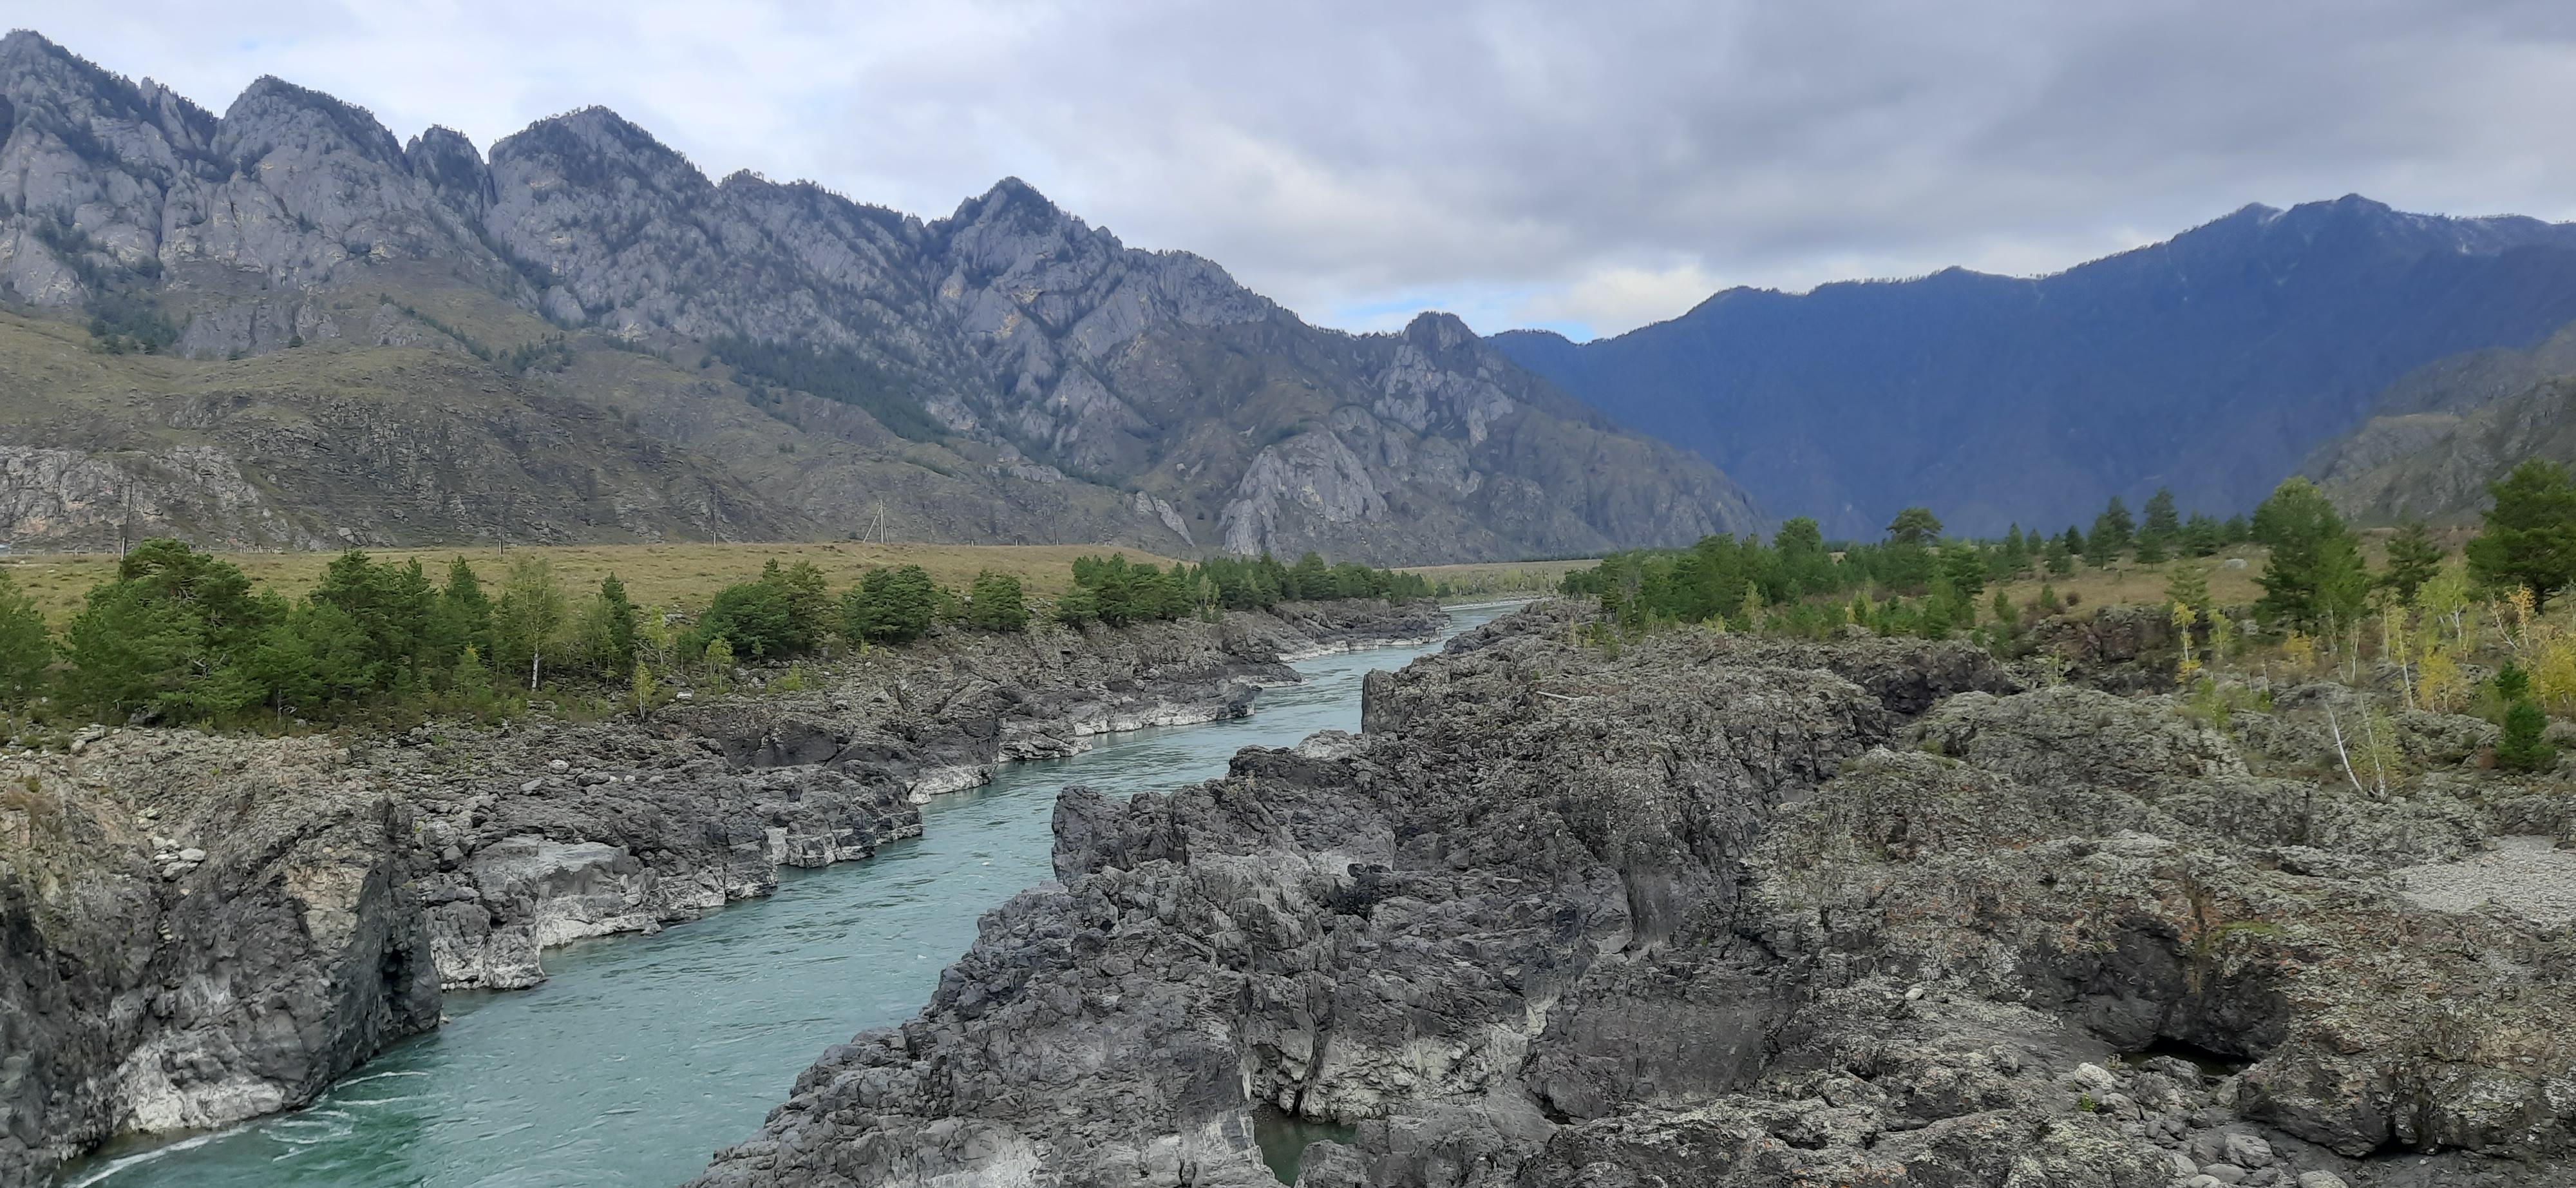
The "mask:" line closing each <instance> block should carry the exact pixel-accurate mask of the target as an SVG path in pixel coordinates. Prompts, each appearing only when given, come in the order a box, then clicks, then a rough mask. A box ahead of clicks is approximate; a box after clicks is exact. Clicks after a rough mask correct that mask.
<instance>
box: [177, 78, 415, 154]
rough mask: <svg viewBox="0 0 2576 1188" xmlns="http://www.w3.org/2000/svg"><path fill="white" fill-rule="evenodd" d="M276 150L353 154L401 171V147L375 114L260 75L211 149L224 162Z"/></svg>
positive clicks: (231, 110) (232, 109) (228, 115)
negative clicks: (345, 150) (345, 151)
mask: <svg viewBox="0 0 2576 1188" xmlns="http://www.w3.org/2000/svg"><path fill="white" fill-rule="evenodd" d="M281 145H292V146H294V147H295V148H296V149H297V150H299V151H305V152H331V151H335V150H336V149H338V148H342V147H345V148H348V149H352V150H355V151H356V152H357V153H358V154H359V155H360V156H363V157H365V158H366V159H367V160H369V161H372V162H374V163H376V164H378V165H383V166H387V167H389V168H393V169H397V170H400V169H404V168H406V165H405V162H404V160H403V151H402V144H401V142H399V141H396V140H395V139H394V134H393V133H392V132H391V131H389V130H387V129H386V127H385V126H384V125H383V124H382V123H379V122H377V120H376V117H375V113H373V112H370V111H368V110H367V109H366V108H363V107H359V106H356V105H354V104H349V103H343V102H341V101H340V100H338V99H335V98H333V97H331V96H329V95H325V94H323V93H322V92H320V91H316V90H312V89H310V88H307V87H299V86H297V85H295V84H294V83H291V82H287V81H286V80H284V79H281V78H278V77H276V76H275V75H261V76H260V78H259V79H258V81H256V82H253V83H251V84H250V86H249V87H247V88H245V89H244V90H243V91H242V93H241V97H240V98H237V99H235V100H233V105H232V106H231V107H230V108H227V109H225V111H224V117H223V122H222V125H221V131H220V132H218V133H217V135H216V141H215V149H216V151H217V152H218V153H221V154H222V155H224V156H227V157H234V158H242V157H257V156H261V155H265V154H266V153H268V152H269V151H270V150H272V149H275V148H277V147H280V146H281Z"/></svg>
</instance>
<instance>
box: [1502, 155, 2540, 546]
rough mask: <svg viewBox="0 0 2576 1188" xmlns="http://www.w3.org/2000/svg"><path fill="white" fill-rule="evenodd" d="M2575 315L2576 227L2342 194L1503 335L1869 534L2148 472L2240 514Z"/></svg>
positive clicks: (2058, 515) (1649, 422)
mask: <svg viewBox="0 0 2576 1188" xmlns="http://www.w3.org/2000/svg"><path fill="white" fill-rule="evenodd" d="M2570 319H2576V226H2571V225H2564V224H2550V223H2543V222H2539V221H2537V220H2532V219H2525V218H2481V219H2453V218H2439V217H2432V216H2425V215H2416V214H2405V213H2400V212H2398V211H2394V210H2391V209H2389V208H2388V207H2386V206H2383V205H2381V204H2379V203H2376V202H2372V201H2369V200H2367V199H2364V198H2360V197H2346V198H2341V199H2337V200H2335V201H2332V202H2318V203H2310V204H2306V205H2302V206H2298V207H2294V208H2292V209H2290V210H2275V209H2272V208H2269V207H2262V206H2248V207H2246V208H2244V209H2242V210H2239V211H2237V212H2236V213H2234V214H2231V215H2228V216H2227V217H2225V218H2222V219H2219V220H2217V221H2215V222H2212V223H2209V224H2206V225H2204V226H2201V227H2198V228H2195V229H2193V230H2191V231H2188V232H2185V233H2183V234H2181V235H2178V236H2176V237H2174V238H2173V239H2171V240H2168V241H2166V242H2163V243H2159V244H2155V245H2152V246H2149V247H2143V248H2139V249H2137V250H2134V251H2129V252H2123V253H2121V254H2119V255H2116V256H2111V257H2108V258H2105V259H2101V260H2096V261H2093V262H2091V263H2088V264H2084V265H2080V266H2078V267H2075V268H2071V269H2068V270H2066V271H2064V272H2061V273H2057V274H2054V275H2050V276H2044V277H2037V278H2014V277H2002V276H1990V275H1985V274H1981V273H1975V272H1970V271H1966V270H1964V269H1955V268H1954V269H1950V270H1947V271H1944V272H1939V273H1935V274H1933V275H1931V276H1926V277H1921V278H1918V279H1914V280H1905V281H1869V282H1856V283H1848V284H1830V285H1823V286H1820V287H1818V288H1816V289H1815V290H1813V291H1812V292H1809V293H1806V294H1803V295H1795V294H1788V293H1781V292H1774V291H1769V290H1756V289H1731V290H1728V291H1726V292H1722V293H1719V294H1717V295H1716V296H1714V297H1711V298H1709V299H1708V300H1707V301H1705V302H1702V303H1701V304H1700V305H1699V306H1698V307H1697V308H1694V309H1692V310H1691V311H1690V312H1688V313H1686V314H1684V315H1682V316H1681V317H1678V318H1675V319H1673V320H1671V321H1668V322H1661V323H1657V324H1655V325H1651V326H1647V327H1644V328H1642V329H1638V330H1635V331H1632V332H1630V333H1627V334H1623V335H1620V336H1618V337H1616V338H1610V339H1606V340H1601V341H1595V342H1590V343H1585V344H1581V345H1577V344H1575V343H1572V342H1568V341H1566V340H1565V339H1564V338H1562V337H1559V336H1557V335H1554V334H1550V333H1545V332H1533V331H1520V332H1512V333H1506V334H1501V335H1497V336H1496V337H1495V338H1494V339H1492V341H1493V343H1494V345H1495V346H1496V347H1497V348H1498V349H1500V350H1501V351H1502V352H1503V353H1504V354H1506V355H1508V356H1510V357H1512V358H1513V359H1515V360H1517V361H1519V362H1520V363H1521V364H1523V365H1524V366H1527V367H1529V368H1530V369H1532V370H1534V371H1536V372H1538V373H1539V374H1541V375H1544V376H1546V377H1548V378H1549V379H1551V380H1554V381H1556V383H1557V384H1558V385H1559V386H1561V387H1563V388H1564V389H1566V390H1567V391H1569V392H1572V393H1574V394H1575V395H1577V396H1579V397H1581V398H1582V399H1584V400H1585V401H1587V402H1589V403H1591V404H1592V405H1593V406H1595V407H1597V408H1599V409H1601V410H1602V411H1604V412H1607V413H1609V414H1610V415H1611V416H1612V417H1614V418H1616V419H1618V421H1619V422H1620V423H1622V424H1626V425H1629V426H1632V427H1635V428H1637V429H1641V430H1644V431H1646V432H1649V433H1653V434H1655V435H1657V436H1660V437H1663V438H1664V439H1666V440H1668V441H1672V442H1675V443H1678V444H1681V445H1685V446H1688V447H1690V448H1692V449H1694V450H1697V451H1698V452H1700V453H1701V454H1702V455H1704V456H1706V457H1707V458H1708V459H1709V460H1711V461H1713V462H1716V463H1717V464H1718V465H1719V466H1720V467H1722V468H1724V469H1725V470H1726V471H1727V472H1728V473H1729V474H1732V475H1733V476H1734V477H1735V478H1736V479H1738V480H1739V481H1741V482H1742V483H1744V484H1745V486H1746V487H1747V488H1748V489H1749V490H1750V491H1751V492H1752V493H1753V495H1754V497H1755V498H1756V499H1757V500H1759V501H1760V502H1761V503H1762V504H1763V505H1764V506H1765V507H1766V508H1769V509H1770V510H1772V511H1773V512H1775V513H1777V514H1781V515H1796V514H1807V515H1814V516H1816V517H1818V518H1819V519H1820V520H1823V521H1824V522H1825V523H1826V525H1827V528H1828V530H1829V531H1832V532H1836V533H1841V534H1850V535H1867V536H1874V535H1876V534H1877V533H1878V531H1879V530H1880V528H1881V527H1882V526H1884V525H1885V524H1886V523H1887V521H1888V519H1889V518H1890V517H1891V516H1893V515H1894V514H1895V513H1896V512H1897V511H1898V510H1899V509H1901V508H1903V507H1905V506H1907V505H1909V504H1918V503H1920V504H1927V505H1929V506H1931V507H1932V508H1933V509H1934V510H1935V511H1936V512H1938V513H1939V514H1940V515H1941V517H1942V518H1943V519H1944V520H1945V521H1947V522H1949V524H1951V525H1952V526H1953V527H1955V528H1959V529H1962V530H1966V531H1970V532H1977V533H2000V532H2002V531H2003V530H2004V528H2005V527H2006V525H2007V524H2008V523H2010V522H2013V521H2019V522H2021V523H2022V524H2025V525H2042V526H2054V525H2060V524H2064V523H2066V522H2068V521H2070V520H2077V519H2082V520H2086V521H2089V520H2090V518H2091V516H2092V514H2093V513H2094V512H2095V511H2096V510H2098V509H2099V508H2100V507H2101V505H2102V504H2103V503H2104V501H2105V500H2107V499H2108V498H2109V497H2110V496H2113V495H2120V496H2123V497H2126V498H2127V499H2128V500H2129V502H2130V504H2131V506H2133V507H2134V506H2136V505H2137V503H2138V502H2139V501H2140V500H2142V499H2144V498H2145V497H2146V496H2147V495H2148V494H2150V493H2152V492H2153V491H2154V490H2155V489H2156V488H2157V487H2160V486H2170V487H2172V488H2173V490H2174V492H2175V495H2176V497H2177V498H2178V499H2179V500H2180V501H2181V503H2182V504H2183V505H2184V506H2185V507H2186V508H2200V509H2205V510H2208V511H2211V512H2216V513H2224V512H2228V511H2236V510H2243V509H2246V508H2249V507H2251V506H2252V505H2253V503H2255V502H2256V501H2257V500H2259V499H2260V498H2261V497H2262V495H2263V493H2264V492H2266V491H2267V490H2269V489H2270V488H2271V487H2272V485H2273V484H2274V483H2275V482H2276V481H2277V480H2279V479H2280V478H2281V477H2282V476H2283V475H2285V474H2287V473H2289V472H2290V471H2291V470H2293V469H2294V468H2296V467H2297V466H2298V465H2299V464H2300V462H2301V460H2302V459H2303V458H2305V457H2306V456H2307V455H2308V454H2309V452H2310V451H2311V450H2313V449H2314V448H2315V447H2316V446H2318V445H2319V444H2320V443H2321V442H2323V441H2325V440H2327V439H2329V438H2331V437H2333V436H2335V435H2336V434H2338V433H2340V432H2343V431H2344V430H2346V429H2348V428H2351V427H2352V426H2353V425H2355V424H2356V423H2358V422H2359V421H2360V420H2361V419H2362V417H2363V416H2364V414H2365V413H2366V411H2367V410H2368V409H2369V407H2370V405H2371V401H2372V399H2373V397H2374V395H2375V394H2377V393H2378V392H2379V391H2380V390H2381V389H2383V388H2385V387H2387V386H2388V385H2389V384H2390V383H2392V382H2394V381H2395V380H2397V379H2398V378H2399V377H2401V376H2403V375H2405V374H2406V373H2408V372H2410V371H2412V370H2413V369H2415V368H2417V367H2420V366H2423V365H2425V364H2427V363H2430V362H2432V361H2434V360H2437V359H2442V358H2446V357H2449V356H2454V355H2458V354H2460V353H2462V352H2466V351H2471V350H2476V349H2480V348H2493V347H2507V348H2523V347H2527V346H2529V345H2531V344H2532V343H2533V342H2534V341H2535V340H2537V339H2539V338H2540V337H2541V336H2543V335H2545V334H2547V333H2549V332H2550V331H2551V330H2553V329H2555V328H2557V327H2558V326H2560V325H2562V324H2565V323H2566V322H2568V321H2569V320H2570Z"/></svg>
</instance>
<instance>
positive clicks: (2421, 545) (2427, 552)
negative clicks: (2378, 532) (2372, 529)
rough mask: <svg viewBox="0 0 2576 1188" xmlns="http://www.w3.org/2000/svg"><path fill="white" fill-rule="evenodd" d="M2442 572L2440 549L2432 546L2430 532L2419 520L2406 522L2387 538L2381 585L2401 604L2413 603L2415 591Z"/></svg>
mask: <svg viewBox="0 0 2576 1188" xmlns="http://www.w3.org/2000/svg"><path fill="white" fill-rule="evenodd" d="M2441 571H2442V546H2441V545H2439V544H2436V543H2434V541H2433V533H2432V532H2431V530H2429V529H2427V528H2425V526H2424V522H2423V521H2422V520H2409V521H2407V522H2406V524H2405V525H2404V526H2403V527H2400V528H2399V529H2398V530H2397V535H2395V536H2392V537H2389V538H2388V572H2387V573H2385V574H2383V575H2381V577H2380V579H2379V580H2380V584H2381V585H2384V586H2386V587H2387V588H2388V589H2390V590H2392V591H2394V592H2395V593H2396V595H2397V600H2398V601H2399V602H2401V603H2412V602H2414V601H2415V591H2417V590H2419V589H2421V588H2423V585H2424V583H2426V582H2429V581H2431V580H2433V576H2434V575H2435V574H2438V573H2440V572H2441Z"/></svg>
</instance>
